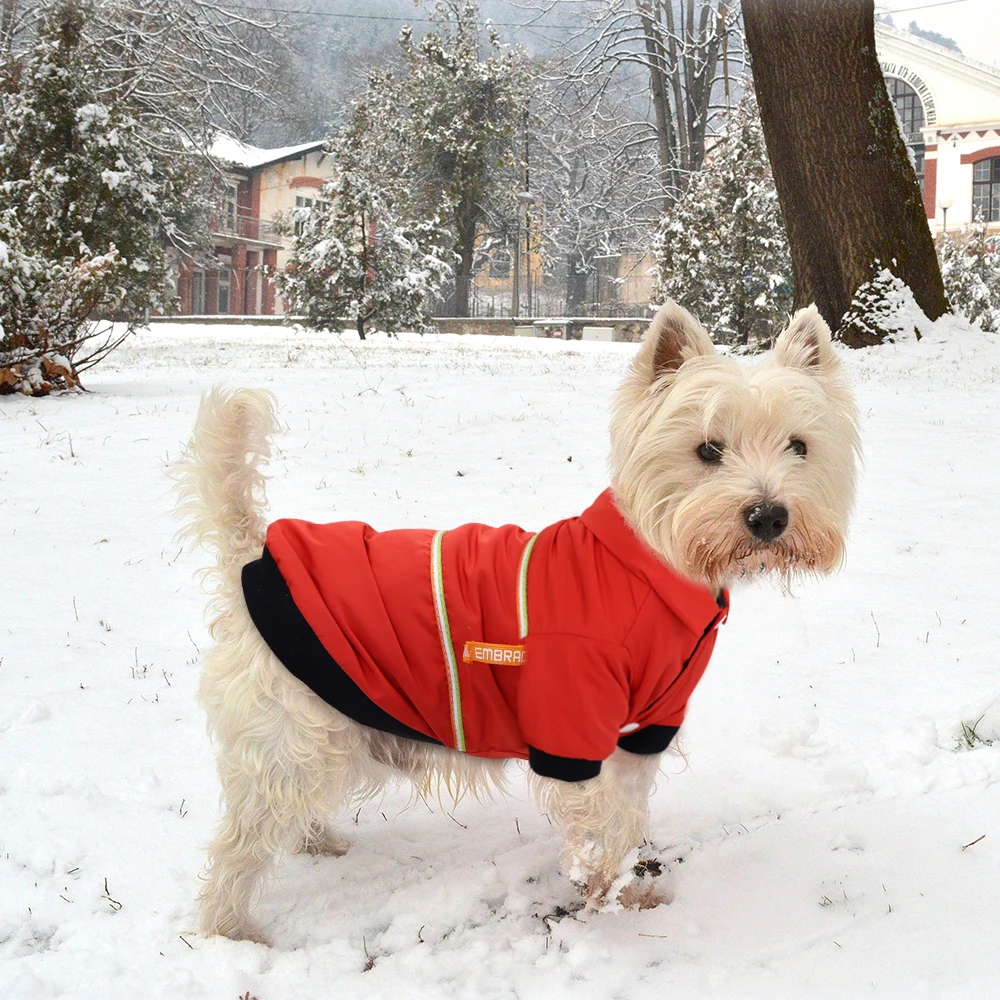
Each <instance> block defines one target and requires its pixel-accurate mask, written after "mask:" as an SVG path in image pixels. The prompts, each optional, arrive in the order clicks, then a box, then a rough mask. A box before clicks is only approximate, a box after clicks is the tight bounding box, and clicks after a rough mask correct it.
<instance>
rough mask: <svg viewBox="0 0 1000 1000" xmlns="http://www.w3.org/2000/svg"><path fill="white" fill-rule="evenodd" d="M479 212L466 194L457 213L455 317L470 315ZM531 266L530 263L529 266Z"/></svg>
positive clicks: (470, 197)
mask: <svg viewBox="0 0 1000 1000" xmlns="http://www.w3.org/2000/svg"><path fill="white" fill-rule="evenodd" d="M478 222H479V212H478V210H477V208H476V205H475V203H474V201H473V199H472V196H471V195H469V194H464V195H463V197H462V201H461V202H460V203H459V206H458V208H457V209H456V211H455V229H456V230H457V232H458V239H457V240H456V241H455V253H456V254H458V268H457V269H456V271H455V315H456V316H468V315H469V299H470V297H471V291H472V268H473V264H474V261H475V253H476V230H477V228H478ZM528 266H529V268H530V266H531V264H530V262H529V264H528Z"/></svg>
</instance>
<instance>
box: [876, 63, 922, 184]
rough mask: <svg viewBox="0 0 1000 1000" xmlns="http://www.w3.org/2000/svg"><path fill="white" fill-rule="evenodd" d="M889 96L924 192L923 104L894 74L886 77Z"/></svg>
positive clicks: (918, 96)
mask: <svg viewBox="0 0 1000 1000" xmlns="http://www.w3.org/2000/svg"><path fill="white" fill-rule="evenodd" d="M885 85H886V87H887V88H888V91H889V96H890V97H891V98H892V102H893V104H895V105H896V113H897V114H898V115H899V122H900V125H901V126H902V130H903V141H904V142H905V143H906V146H907V148H908V149H909V150H910V153H911V154H912V156H913V169H914V172H915V173H916V175H917V182H918V183H919V184H920V193H921V194H923V193H924V134H923V132H922V131H921V129H922V128H923V127H924V123H925V120H926V119H925V118H924V105H923V102H922V101H921V100H920V95H919V94H918V93H917V92H916V91H915V90H914V89H913V88H912V87H911V86H910V85H909V84H908V83H904V82H903V81H902V80H899V79H897V78H896V77H894V76H890V77H887V78H886V81H885Z"/></svg>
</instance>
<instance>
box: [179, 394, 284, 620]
mask: <svg viewBox="0 0 1000 1000" xmlns="http://www.w3.org/2000/svg"><path fill="white" fill-rule="evenodd" d="M275 405H276V400H275V398H274V396H273V395H272V394H271V393H270V392H267V391H264V390H254V389H221V388H218V387H216V388H215V389H212V390H211V392H209V393H207V394H206V395H205V396H204V398H203V399H202V401H201V407H200V408H199V410H198V419H197V421H195V425H194V433H193V434H192V435H191V440H190V441H189V442H188V444H187V447H186V448H185V449H184V452H183V454H182V455H181V458H180V460H179V461H177V462H175V463H174V464H173V465H172V466H171V467H170V470H169V473H170V476H171V478H172V479H173V480H174V482H175V483H176V489H177V497H178V498H177V506H176V508H175V512H176V514H177V516H178V517H179V518H181V519H182V520H183V522H184V526H183V527H182V528H181V530H180V536H181V537H182V538H190V539H194V540H195V541H197V542H200V543H201V544H203V545H206V546H207V547H208V548H210V549H212V550H214V552H215V554H216V560H215V565H214V566H212V567H210V568H209V569H208V570H206V571H205V576H206V578H207V582H208V585H209V589H210V590H212V591H214V592H215V593H216V594H218V595H221V594H225V593H233V592H234V591H235V592H238V588H239V577H240V571H241V570H242V568H243V566H244V564H245V563H247V562H249V561H250V560H251V559H256V558H257V557H258V556H259V555H260V552H261V548H262V547H263V545H264V533H265V531H266V528H267V523H266V521H265V520H264V516H263V515H264V510H265V509H266V500H265V496H264V482H265V478H264V476H263V474H262V473H261V466H262V465H265V464H266V463H267V460H268V459H269V458H270V456H271V436H272V435H273V434H274V433H275V431H276V430H277V418H276V416H275ZM217 610H220V611H221V610H222V609H217Z"/></svg>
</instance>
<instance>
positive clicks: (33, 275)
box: [0, 0, 170, 393]
mask: <svg viewBox="0 0 1000 1000" xmlns="http://www.w3.org/2000/svg"><path fill="white" fill-rule="evenodd" d="M87 16H88V7H87V6H86V4H85V3H82V2H80V0H59V2H57V3H53V4H51V5H49V6H47V7H46V8H45V9H44V10H43V16H42V19H41V22H40V24H39V29H38V36H37V40H36V42H35V45H34V47H33V48H32V50H31V52H30V53H29V55H28V58H27V59H26V60H25V63H24V65H23V67H22V71H21V73H20V77H19V81H18V84H17V87H16V89H15V90H14V91H13V92H11V93H9V94H7V95H6V99H5V102H4V110H5V119H4V122H3V133H2V145H0V194H2V198H3V207H4V214H3V227H2V233H0V239H2V240H3V244H4V246H5V247H6V251H5V258H6V260H5V264H4V272H3V277H4V286H5V287H4V288H3V292H2V298H0V301H2V303H3V313H2V314H0V325H2V328H3V331H2V337H3V339H2V340H0V373H2V381H3V390H0V391H4V390H5V391H13V390H15V389H18V390H21V391H26V392H32V393H37V392H40V391H50V390H51V389H52V388H59V387H62V386H64V385H72V384H76V383H78V381H79V373H80V372H81V371H82V370H84V369H85V368H87V367H90V366H91V365H93V364H95V363H97V361H99V360H101V358H103V357H104V356H105V354H106V353H107V351H108V350H110V349H111V348H112V347H113V346H115V345H116V344H117V343H118V342H119V341H120V339H121V336H122V334H121V331H120V330H118V331H115V330H113V329H112V328H111V327H110V325H109V324H107V323H101V322H95V316H98V315H100V316H101V317H103V318H105V319H111V318H118V319H121V320H123V321H124V322H125V324H126V326H125V331H126V332H127V331H128V329H129V324H130V323H133V322H134V321H135V320H136V319H137V318H140V317H142V315H143V314H144V312H145V310H147V309H150V308H162V307H164V306H165V305H167V303H168V302H169V300H170V296H169V293H168V291H167V258H166V254H165V252H164V245H163V241H162V239H161V237H162V234H163V233H164V232H165V230H166V229H167V228H168V227H169V225H170V220H169V219H168V218H167V217H166V216H165V215H164V204H165V203H169V201H170V197H169V182H168V181H167V179H166V178H164V177H163V176H162V175H158V173H157V171H156V169H155V167H154V164H153V162H152V160H151V159H150V157H149V155H148V154H147V152H146V151H145V150H144V149H143V148H142V147H141V146H140V144H139V142H138V140H137V131H138V130H137V125H136V122H135V119H134V118H133V117H132V116H131V115H130V114H129V113H128V111H127V110H126V109H125V108H124V107H123V106H122V104H121V103H120V102H117V101H116V100H115V98H114V96H113V95H109V94H107V93H102V92H101V89H100V87H99V86H98V84H97V82H96V81H95V79H94V76H93V74H92V73H91V67H90V65H89V61H88V55H89V47H88V45H87V41H86V39H85V30H86V24H87ZM8 282H9V284H8ZM46 358H48V359H49V367H50V368H52V370H53V371H54V370H55V368H53V367H52V366H53V365H54V366H55V367H58V368H65V369H66V370H67V373H66V374H64V375H61V376H59V378H57V379H56V380H55V381H54V382H47V383H46V382H44V380H43V382H38V380H37V379H34V380H32V379H28V380H27V381H25V380H24V378H22V377H20V376H19V375H18V372H22V373H23V372H24V371H26V370H28V369H31V370H32V371H33V372H35V374H37V372H38V370H39V368H38V365H42V366H43V367H44V366H45V364H46V362H45V359H46ZM53 358H58V361H57V362H56V361H52V359H53ZM36 362H37V363H36Z"/></svg>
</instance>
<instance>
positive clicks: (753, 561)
mask: <svg viewBox="0 0 1000 1000" xmlns="http://www.w3.org/2000/svg"><path fill="white" fill-rule="evenodd" d="M732 534H733V535H735V538H734V537H732V536H729V537H726V536H723V537H717V538H701V539H699V540H698V543H697V544H696V545H695V546H693V547H692V549H689V553H688V554H689V574H690V575H691V576H692V577H694V578H695V579H699V580H703V581H704V582H705V583H706V584H708V586H709V587H711V588H713V589H714V588H715V587H721V586H725V585H726V584H727V583H730V582H731V581H733V580H752V579H757V578H760V577H764V576H771V577H779V578H781V579H782V580H784V581H785V582H786V583H788V582H790V581H791V580H792V579H793V578H795V577H799V576H807V575H812V574H823V573H829V572H831V571H833V570H834V569H836V568H837V567H838V566H839V565H840V562H841V560H842V558H843V552H844V544H843V540H842V538H841V537H840V534H839V532H837V531H835V530H834V529H832V528H825V529H813V530H812V531H808V532H807V531H805V530H804V529H803V528H802V527H801V525H793V526H791V527H789V529H788V530H787V531H786V532H784V533H783V534H782V535H781V536H780V537H778V538H776V539H774V540H773V541H769V542H765V541H761V540H760V539H757V538H754V537H753V536H752V535H750V534H749V533H747V532H746V531H745V530H743V529H742V528H740V527H736V528H735V529H734V531H733V533H732Z"/></svg>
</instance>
